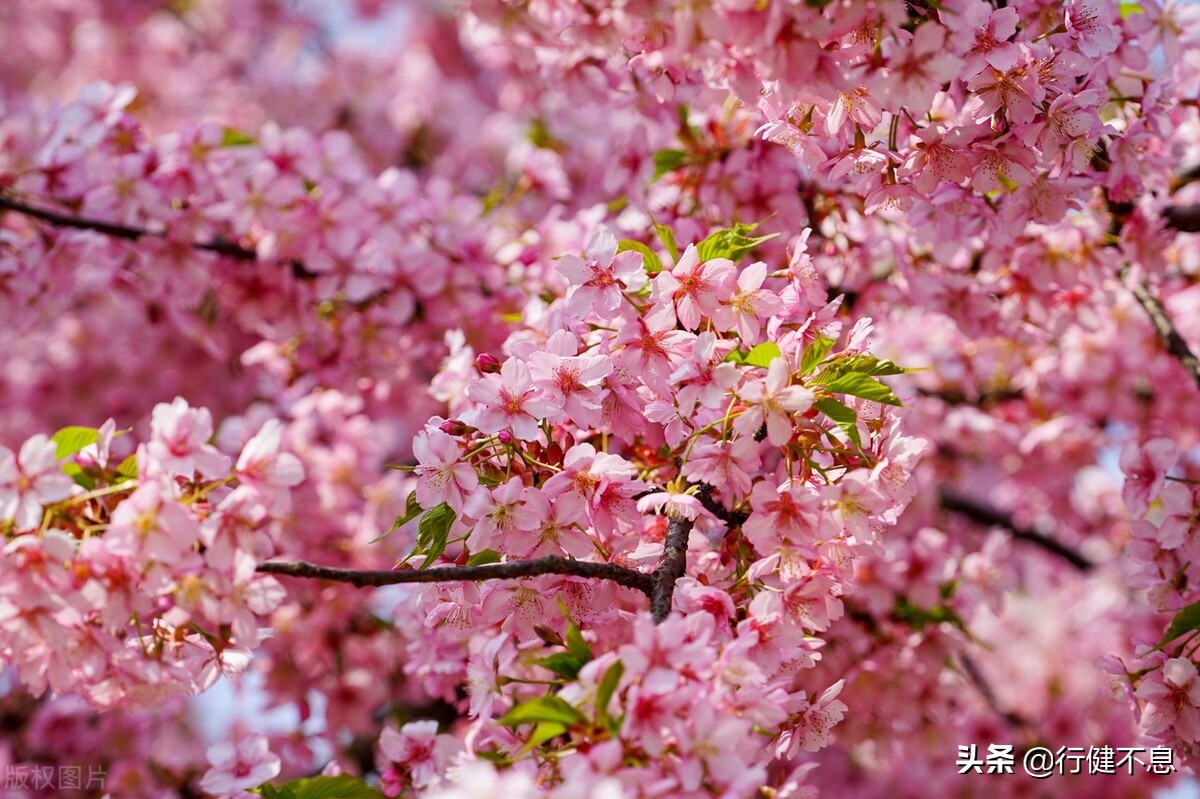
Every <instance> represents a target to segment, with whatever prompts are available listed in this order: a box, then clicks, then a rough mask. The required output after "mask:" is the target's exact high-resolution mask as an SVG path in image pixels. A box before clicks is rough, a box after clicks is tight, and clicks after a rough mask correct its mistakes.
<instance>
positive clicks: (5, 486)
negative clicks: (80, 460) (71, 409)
mask: <svg viewBox="0 0 1200 799" xmlns="http://www.w3.org/2000/svg"><path fill="white" fill-rule="evenodd" d="M56 452H57V447H56V445H55V444H54V442H53V441H51V440H50V439H49V438H47V437H46V436H44V435H41V434H39V435H36V436H33V437H32V438H29V439H27V440H26V441H25V443H24V444H22V445H21V451H20V452H19V453H17V454H16V455H14V454H13V452H12V450H10V449H8V448H7V447H3V446H0V520H7V521H11V522H12V523H13V524H14V525H15V526H16V528H17V529H18V530H30V529H33V528H36V527H37V526H38V524H40V523H41V521H42V507H43V506H44V505H49V504H51V503H54V502H58V501H60V500H63V499H66V498H67V497H69V496H71V494H72V493H73V492H74V491H75V483H74V482H73V481H72V480H71V478H70V477H67V475H66V474H64V473H63V471H62V470H61V469H60V468H59V464H58V456H57V455H56Z"/></svg>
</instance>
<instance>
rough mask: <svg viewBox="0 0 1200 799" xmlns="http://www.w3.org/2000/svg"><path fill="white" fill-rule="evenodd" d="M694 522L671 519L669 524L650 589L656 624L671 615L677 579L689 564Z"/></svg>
mask: <svg viewBox="0 0 1200 799" xmlns="http://www.w3.org/2000/svg"><path fill="white" fill-rule="evenodd" d="M693 524H694V522H692V521H691V520H690V519H671V522H670V524H669V525H668V526H667V540H666V541H664V542H663V553H662V558H661V559H660V560H659V562H658V568H657V569H655V570H654V576H653V580H654V586H653V588H652V589H651V591H650V615H651V616H652V617H653V618H654V623H655V624H659V623H661V622H662V621H663V620H664V619H666V618H667V616H669V615H671V600H672V599H673V598H674V596H675V581H676V580H678V579H679V578H680V577H682V576H683V572H684V567H685V566H686V565H687V548H688V536H690V535H691V533H692V525H693Z"/></svg>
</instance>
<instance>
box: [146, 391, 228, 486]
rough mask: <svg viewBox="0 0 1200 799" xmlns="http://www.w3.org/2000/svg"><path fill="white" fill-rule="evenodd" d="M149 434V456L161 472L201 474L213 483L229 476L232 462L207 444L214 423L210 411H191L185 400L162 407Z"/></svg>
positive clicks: (189, 474)
mask: <svg viewBox="0 0 1200 799" xmlns="http://www.w3.org/2000/svg"><path fill="white" fill-rule="evenodd" d="M150 430H151V433H152V437H151V439H150V441H149V443H147V445H146V454H147V456H148V457H149V458H150V460H151V461H152V462H153V463H154V464H156V465H157V466H158V467H159V468H162V469H165V470H167V471H168V472H171V473H174V474H182V475H186V476H189V477H190V476H191V474H192V473H193V472H199V473H200V474H201V475H203V476H204V477H207V478H210V479H216V478H219V477H223V476H225V475H227V474H228V473H229V465H230V464H229V458H228V457H227V456H225V455H222V454H221V453H220V452H218V451H217V449H216V448H215V447H213V446H212V445H211V444H209V443H208V441H209V440H210V439H211V438H212V435H213V423H212V414H211V413H209V411H208V409H207V408H191V407H190V406H189V405H188V403H187V400H185V399H183V398H182V397H176V398H175V399H174V401H172V402H171V403H170V404H169V405H168V404H166V403H159V404H158V405H155V406H154V413H153V415H152V416H151V420H150ZM139 464H140V461H139Z"/></svg>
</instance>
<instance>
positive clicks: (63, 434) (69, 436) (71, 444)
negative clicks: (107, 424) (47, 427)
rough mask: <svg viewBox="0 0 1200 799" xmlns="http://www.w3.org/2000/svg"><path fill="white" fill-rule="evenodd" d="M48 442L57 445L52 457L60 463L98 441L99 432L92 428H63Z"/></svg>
mask: <svg viewBox="0 0 1200 799" xmlns="http://www.w3.org/2000/svg"><path fill="white" fill-rule="evenodd" d="M50 440H51V441H53V442H54V443H55V444H56V445H57V449H56V450H55V452H54V456H55V457H56V458H58V459H59V460H60V461H61V460H62V459H63V458H69V457H71V456H72V455H74V454H75V453H77V452H79V451H80V450H81V449H83V448H84V447H87V446H90V445H92V444H95V443H96V442H97V441H99V440H100V431H99V430H97V429H96V428H94V427H64V428H63V429H62V430H59V431H58V432H57V433H55V434H54V435H53V436H51V437H50Z"/></svg>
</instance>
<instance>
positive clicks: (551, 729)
mask: <svg viewBox="0 0 1200 799" xmlns="http://www.w3.org/2000/svg"><path fill="white" fill-rule="evenodd" d="M566 731H567V728H566V727H564V726H563V725H561V724H559V723H557V722H554V721H543V722H542V723H541V724H539V725H537V726H536V727H534V728H533V735H531V736H529V740H528V741H527V742H526V743H525V746H524V747H523V748H522V749H521V754H523V755H524V754H527V753H529V752H531V751H533V750H534V749H537V748H538V747H539V746H541V745H542V744H544V743H546V741H549V740H551V739H553V738H557V737H558V736H560V735H562V734H563V733H564V732H566Z"/></svg>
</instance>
